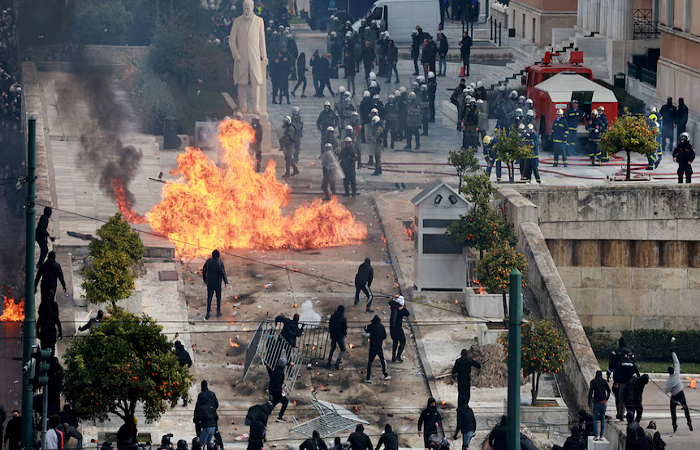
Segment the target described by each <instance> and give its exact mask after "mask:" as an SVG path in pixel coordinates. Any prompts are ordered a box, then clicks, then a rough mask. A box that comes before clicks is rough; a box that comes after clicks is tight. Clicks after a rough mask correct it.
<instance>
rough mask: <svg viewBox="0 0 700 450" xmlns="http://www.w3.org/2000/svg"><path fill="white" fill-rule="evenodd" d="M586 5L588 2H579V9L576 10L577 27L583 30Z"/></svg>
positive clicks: (582, 0) (584, 0)
mask: <svg viewBox="0 0 700 450" xmlns="http://www.w3.org/2000/svg"><path fill="white" fill-rule="evenodd" d="M584 3H586V0H578V8H577V9H576V26H578V27H579V28H583V16H584V13H583V12H584V11H585V7H584Z"/></svg>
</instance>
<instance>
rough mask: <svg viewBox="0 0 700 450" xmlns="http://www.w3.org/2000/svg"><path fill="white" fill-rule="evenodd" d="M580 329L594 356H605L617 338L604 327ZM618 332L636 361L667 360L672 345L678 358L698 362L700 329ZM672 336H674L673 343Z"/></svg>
mask: <svg viewBox="0 0 700 450" xmlns="http://www.w3.org/2000/svg"><path fill="white" fill-rule="evenodd" d="M584 330H585V331H586V335H587V336H588V340H589V341H590V343H591V347H592V348H593V352H594V353H595V355H596V356H597V357H599V358H609V357H610V352H611V351H612V350H614V349H615V348H617V339H615V338H613V337H612V336H611V335H610V334H608V333H607V332H606V331H605V330H604V329H602V328H600V329H597V330H592V329H591V328H588V327H584ZM621 334H622V337H624V338H625V341H626V344H627V347H629V348H630V349H631V350H632V351H633V352H634V354H635V358H636V360H637V361H657V362H668V361H669V360H670V359H669V358H670V356H669V350H670V349H674V350H675V351H676V353H677V354H678V357H679V358H681V360H683V361H687V362H700V331H675V330H646V329H642V330H625V331H622V333H621ZM672 337H675V338H676V340H675V342H673V343H672V342H671V338H672Z"/></svg>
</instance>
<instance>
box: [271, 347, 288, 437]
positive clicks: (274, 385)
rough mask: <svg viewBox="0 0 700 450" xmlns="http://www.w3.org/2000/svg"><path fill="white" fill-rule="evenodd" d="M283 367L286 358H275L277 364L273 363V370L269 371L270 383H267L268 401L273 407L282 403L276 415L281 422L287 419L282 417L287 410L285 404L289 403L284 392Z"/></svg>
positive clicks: (285, 365) (285, 364) (285, 363)
mask: <svg viewBox="0 0 700 450" xmlns="http://www.w3.org/2000/svg"><path fill="white" fill-rule="evenodd" d="M285 367H287V359H286V358H280V359H279V360H277V365H275V368H274V370H272V371H270V384H269V385H268V392H269V393H270V401H271V402H272V405H273V408H274V407H276V406H277V404H278V403H282V408H281V409H280V413H279V415H278V416H277V422H281V423H284V422H286V421H287V420H286V419H285V418H284V412H285V411H286V410H287V405H288V404H289V400H288V399H287V396H286V395H285V393H284V377H285V375H284V370H285Z"/></svg>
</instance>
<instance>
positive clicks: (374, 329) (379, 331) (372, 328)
mask: <svg viewBox="0 0 700 450" xmlns="http://www.w3.org/2000/svg"><path fill="white" fill-rule="evenodd" d="M381 322H382V319H380V318H379V316H377V315H375V316H374V318H373V319H372V323H370V324H369V325H367V326H366V327H365V333H367V334H369V359H368V360H367V378H365V383H371V382H372V380H371V376H372V363H373V362H374V358H375V357H379V362H381V363H382V372H383V373H384V379H385V380H390V379H391V377H390V376H389V372H387V370H386V360H385V359H384V339H386V330H385V329H384V325H382V324H381Z"/></svg>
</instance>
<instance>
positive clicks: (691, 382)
mask: <svg viewBox="0 0 700 450" xmlns="http://www.w3.org/2000/svg"><path fill="white" fill-rule="evenodd" d="M686 379H687V380H690V384H689V385H688V386H689V387H690V388H691V389H695V388H696V387H697V385H698V382H697V381H695V378H690V377H687V378H686Z"/></svg>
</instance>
